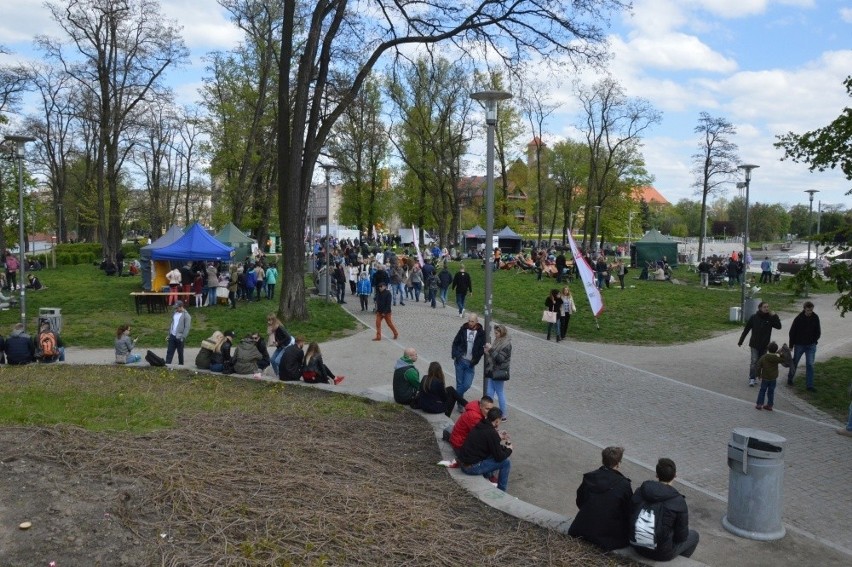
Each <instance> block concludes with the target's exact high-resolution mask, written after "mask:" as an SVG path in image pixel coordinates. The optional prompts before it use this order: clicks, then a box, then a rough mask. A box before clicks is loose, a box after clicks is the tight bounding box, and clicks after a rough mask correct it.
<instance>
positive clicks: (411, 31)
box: [278, 0, 627, 319]
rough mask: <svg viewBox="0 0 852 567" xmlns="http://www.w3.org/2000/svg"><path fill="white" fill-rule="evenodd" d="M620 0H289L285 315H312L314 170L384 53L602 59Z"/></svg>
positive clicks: (282, 149) (283, 66)
mask: <svg viewBox="0 0 852 567" xmlns="http://www.w3.org/2000/svg"><path fill="white" fill-rule="evenodd" d="M626 7H627V3H626V2H623V1H621V0H577V1H575V2H571V3H570V4H567V5H566V3H565V2H564V1H563V0H481V1H478V2H474V3H473V4H468V3H465V4H459V3H458V2H457V1H455V0H433V1H432V2H429V3H427V4H423V5H420V6H419V9H417V10H415V11H411V10H410V8H411V6H410V4H409V3H401V2H396V3H389V2H385V1H383V0H370V1H365V2H361V3H358V4H357V5H355V4H352V3H350V2H346V1H345V0H316V1H313V2H296V1H293V2H287V3H286V4H285V8H284V17H283V26H282V41H281V59H280V67H279V71H280V72H279V91H278V100H279V102H278V109H279V126H278V160H279V164H280V165H279V168H278V170H279V178H278V179H279V191H278V204H279V211H280V219H281V232H282V235H283V236H284V250H283V258H282V259H283V264H284V269H283V272H282V289H281V296H280V298H281V299H280V304H279V311H280V314H281V315H282V316H283V317H284V318H286V319H291V318H300V319H304V318H306V317H307V316H308V311H307V304H306V303H305V280H304V257H305V243H304V234H305V218H306V214H305V212H306V210H307V206H308V198H309V195H310V186H311V180H312V178H313V174H314V167H315V165H316V162H317V158H318V157H319V155H320V152H321V151H322V148H323V146H324V145H325V143H326V140H327V139H328V136H329V134H330V132H331V128H332V127H333V125H334V123H335V122H336V121H337V120H338V119H339V118H340V116H341V115H342V113H343V111H344V110H345V109H346V107H347V106H349V105H350V104H351V103H352V101H353V100H354V99H355V96H356V95H357V94H358V91H359V90H360V89H361V87H362V85H363V83H364V81H365V80H366V79H367V77H368V76H369V74H370V72H371V71H372V69H373V68H374V67H375V65H376V64H377V63H378V62H379V61H380V59H382V57H383V56H385V55H386V54H390V55H396V56H397V57H399V56H402V55H403V53H402V51H403V50H405V51H408V50H409V49H410V48H411V47H412V46H416V45H434V44H437V43H439V42H447V43H453V44H454V46H455V47H457V48H458V49H460V50H461V51H460V57H463V56H464V54H465V53H468V50H469V49H472V48H474V47H476V46H479V47H487V48H488V49H489V51H490V52H491V53H493V54H494V55H495V56H497V57H499V58H501V59H502V61H503V63H504V64H505V65H506V66H507V67H517V65H518V64H519V63H520V61H521V59H522V58H524V57H531V56H533V55H535V56H537V57H540V58H543V59H547V58H550V57H555V56H559V57H560V58H561V59H562V60H563V61H569V62H580V61H582V62H588V61H601V60H602V56H603V55H604V46H605V44H604V39H605V38H604V32H603V30H602V29H601V28H600V27H599V25H598V23H599V22H601V21H605V20H606V19H607V18H608V16H609V14H608V12H610V11H612V10H622V9H625V8H626Z"/></svg>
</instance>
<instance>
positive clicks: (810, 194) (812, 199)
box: [805, 189, 819, 203]
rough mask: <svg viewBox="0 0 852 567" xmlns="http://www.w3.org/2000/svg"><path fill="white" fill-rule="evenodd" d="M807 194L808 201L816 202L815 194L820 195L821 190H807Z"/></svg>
mask: <svg viewBox="0 0 852 567" xmlns="http://www.w3.org/2000/svg"><path fill="white" fill-rule="evenodd" d="M805 193H807V194H808V199H809V200H810V202H811V203H813V202H814V193H819V189H806V190H805Z"/></svg>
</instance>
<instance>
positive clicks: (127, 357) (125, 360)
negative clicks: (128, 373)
mask: <svg viewBox="0 0 852 567" xmlns="http://www.w3.org/2000/svg"><path fill="white" fill-rule="evenodd" d="M135 346H136V339H131V338H130V325H126V324H125V325H119V326H118V329H117V330H116V332H115V363H116V364H133V363H134V362H139V361H140V360H142V357H141V356H140V355H138V354H133V353H132V352H131V351H132V350H133V347H135Z"/></svg>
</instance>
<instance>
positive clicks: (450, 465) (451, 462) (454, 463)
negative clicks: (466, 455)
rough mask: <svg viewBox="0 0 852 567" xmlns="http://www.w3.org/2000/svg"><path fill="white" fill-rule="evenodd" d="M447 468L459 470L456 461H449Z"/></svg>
mask: <svg viewBox="0 0 852 567" xmlns="http://www.w3.org/2000/svg"><path fill="white" fill-rule="evenodd" d="M447 468H448V469H457V468H459V462H458V461H457V460H455V459H453V460H452V461H450V464H449V465H447Z"/></svg>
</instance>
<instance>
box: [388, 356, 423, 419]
mask: <svg viewBox="0 0 852 567" xmlns="http://www.w3.org/2000/svg"><path fill="white" fill-rule="evenodd" d="M415 362H417V350H415V349H414V348H413V347H408V348H406V349H405V350H404V351H403V354H402V356H401V357H400V359H399V360H397V361H396V365H395V366H394V368H393V400H394V401H395V402H396V403H398V404H409V405H411V404H413V403H415V400H416V399H417V395H418V393H419V391H420V373H419V372H418V371H417V368H415V367H414V363H415Z"/></svg>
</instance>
